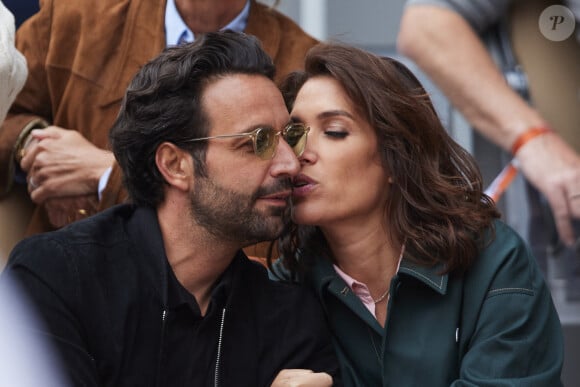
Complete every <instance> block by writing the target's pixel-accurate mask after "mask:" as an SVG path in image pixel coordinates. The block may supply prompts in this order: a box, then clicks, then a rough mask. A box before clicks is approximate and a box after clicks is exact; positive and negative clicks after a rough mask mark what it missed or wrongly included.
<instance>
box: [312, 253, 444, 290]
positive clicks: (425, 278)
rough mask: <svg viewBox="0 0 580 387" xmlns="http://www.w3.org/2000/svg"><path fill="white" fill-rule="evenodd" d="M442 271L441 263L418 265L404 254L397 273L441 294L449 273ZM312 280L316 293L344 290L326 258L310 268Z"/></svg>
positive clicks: (342, 284) (341, 282)
mask: <svg viewBox="0 0 580 387" xmlns="http://www.w3.org/2000/svg"><path fill="white" fill-rule="evenodd" d="M442 271H443V264H438V265H435V266H432V267H426V266H420V265H418V264H417V263H415V262H414V261H412V260H410V259H409V258H408V255H407V254H405V256H403V260H402V261H401V266H400V267H399V271H398V272H397V275H399V274H405V275H408V276H411V277H413V278H415V279H417V280H418V281H420V282H422V283H424V284H425V285H427V286H428V287H430V288H431V289H433V290H435V291H436V292H437V293H439V294H442V295H443V294H445V293H446V292H447V283H448V280H449V275H448V274H441V272H442ZM312 280H313V281H314V285H315V289H316V290H317V292H318V293H320V292H321V291H322V289H325V288H327V287H330V288H331V289H334V288H336V291H338V292H343V291H344V281H342V280H341V279H340V277H339V276H338V274H337V273H336V271H335V270H334V267H333V266H332V262H330V261H328V260H323V259H321V260H317V262H316V264H315V265H314V267H313V268H312ZM339 288H340V289H339ZM319 295H320V294H319Z"/></svg>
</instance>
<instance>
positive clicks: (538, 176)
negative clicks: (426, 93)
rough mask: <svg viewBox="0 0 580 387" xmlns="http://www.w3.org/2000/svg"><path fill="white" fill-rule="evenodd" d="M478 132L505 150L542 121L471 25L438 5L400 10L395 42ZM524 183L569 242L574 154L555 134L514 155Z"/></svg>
mask: <svg viewBox="0 0 580 387" xmlns="http://www.w3.org/2000/svg"><path fill="white" fill-rule="evenodd" d="M397 45H398V49H399V51H400V52H401V53H403V54H404V55H406V56H408V57H409V58H410V59H412V60H413V61H414V62H415V63H417V65H418V66H419V67H420V68H421V69H422V70H423V71H424V72H425V73H426V74H427V75H428V76H429V77H430V78H431V79H432V80H433V81H434V82H435V84H436V85H437V86H438V87H439V88H440V89H441V90H442V91H443V92H444V93H445V95H446V96H447V98H448V99H449V100H450V102H451V103H452V104H453V105H454V106H455V107H456V108H457V109H458V110H459V111H460V112H461V113H462V114H463V115H464V116H465V118H466V119H467V120H468V121H469V122H470V123H471V124H472V125H473V126H474V127H475V128H476V129H477V130H478V131H480V132H481V133H482V134H483V135H484V136H486V137H487V138H489V139H490V140H491V141H493V142H494V143H495V144H497V145H498V146H500V147H502V148H503V149H505V150H507V151H509V150H510V148H511V146H512V144H513V143H514V141H515V140H516V138H517V137H518V136H519V135H521V134H522V133H524V132H526V131H527V130H528V129H530V128H533V127H541V126H545V125H547V123H546V122H545V121H544V119H543V118H542V117H541V116H540V114H539V113H538V112H537V111H536V110H534V109H533V108H532V107H530V106H529V105H528V104H527V103H526V101H524V100H523V99H522V98H521V97H520V96H519V95H518V94H517V93H515V92H514V91H513V90H512V89H511V88H510V87H509V85H507V83H506V81H505V79H504V78H503V75H502V74H501V72H500V71H499V69H498V68H497V66H496V65H495V63H494V62H493V60H492V58H491V56H490V55H489V53H488V51H487V50H486V48H485V46H484V45H483V44H482V42H481V41H480V39H479V38H478V36H477V34H476V33H475V31H474V30H473V29H472V28H471V26H470V25H469V24H468V23H467V22H466V21H465V20H464V19H463V18H462V17H461V16H460V15H459V14H457V13H455V12H453V11H451V10H449V9H446V8H442V7H437V6H430V5H415V6H409V7H407V8H406V11H405V13H404V14H403V18H402V20H401V29H400V31H399V37H398V41H397ZM517 159H518V162H519V163H520V169H521V171H522V172H523V174H524V175H525V176H526V178H527V179H528V181H529V182H530V183H531V184H532V185H534V186H535V187H536V188H537V189H538V190H539V191H540V192H541V193H542V194H544V195H545V197H546V198H547V200H548V202H549V203H550V207H551V208H552V212H553V215H554V219H555V222H556V227H557V228H558V232H559V235H560V237H561V239H562V240H563V241H564V243H566V244H568V245H570V244H572V243H573V242H574V232H573V229H572V225H571V220H572V218H580V156H579V155H578V154H577V153H576V152H575V151H574V150H573V149H572V148H570V146H568V145H567V144H566V143H565V142H564V141H563V140H562V139H561V137H560V136H558V135H556V134H552V133H550V134H545V135H542V136H538V137H535V138H533V139H531V140H530V141H528V142H527V143H526V144H525V145H524V146H523V147H521V148H520V151H519V152H518V153H517Z"/></svg>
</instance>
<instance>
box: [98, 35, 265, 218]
mask: <svg viewBox="0 0 580 387" xmlns="http://www.w3.org/2000/svg"><path fill="white" fill-rule="evenodd" d="M274 72H275V68H274V64H273V62H272V59H271V58H270V57H269V56H268V54H266V52H265V51H264V50H263V49H262V47H261V45H260V43H259V41H258V40H257V39H256V38H255V37H253V36H250V35H245V34H243V33H236V32H231V31H225V32H212V33H207V34H205V35H203V36H201V37H199V38H198V39H197V40H196V41H195V42H194V43H191V44H186V45H182V46H176V47H170V48H167V49H166V50H165V51H163V52H162V53H161V54H160V55H159V56H158V57H156V58H155V59H153V60H152V61H150V62H149V63H147V64H146V65H145V66H143V68H142V69H141V70H140V71H139V72H138V73H137V75H136V76H135V77H134V78H133V80H132V81H131V83H130V85H129V87H128V89H127V92H126V94H125V97H124V99H123V102H122V105H121V109H120V112H119V115H118V116H117V119H116V121H115V123H114V124H113V127H112V129H111V132H110V134H109V139H110V142H111V146H112V149H113V153H114V154H115V157H116V159H117V161H118V163H119V165H120V167H121V169H122V171H123V182H124V184H125V186H126V187H127V190H128V192H129V195H130V197H131V199H132V201H133V202H134V203H135V204H137V205H143V206H150V207H156V206H157V205H158V204H159V203H160V202H161V201H162V200H163V198H164V184H165V181H164V179H163V177H162V175H161V174H160V173H159V170H158V169H157V166H156V164H155V152H156V150H157V147H158V146H159V145H160V144H161V143H163V142H172V143H175V144H176V145H178V146H180V147H182V148H184V149H188V150H190V152H191V154H192V156H193V159H194V163H195V170H196V173H197V174H199V175H204V174H205V151H206V149H207V144H206V143H205V142H204V141H202V142H186V140H188V139H191V138H197V137H205V136H207V133H208V131H209V121H208V117H207V116H206V113H205V112H204V110H203V106H202V96H203V92H204V89H205V87H206V86H207V85H208V84H210V83H211V82H213V81H215V80H216V79H218V78H220V77H223V76H227V75H231V74H251V75H262V76H265V77H267V78H269V79H273V78H274Z"/></svg>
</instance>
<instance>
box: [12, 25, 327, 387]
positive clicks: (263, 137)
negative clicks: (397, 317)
mask: <svg viewBox="0 0 580 387" xmlns="http://www.w3.org/2000/svg"><path fill="white" fill-rule="evenodd" d="M273 75H274V66H273V64H272V60H271V59H270V58H269V56H268V55H267V54H266V53H265V52H264V51H263V50H262V48H261V46H260V44H259V43H258V41H257V40H256V39H255V38H254V37H251V36H249V35H244V34H241V33H234V32H216V33H208V34H206V35H204V36H203V37H200V38H199V39H198V40H196V42H195V43H192V44H188V45H184V46H179V47H173V48H169V49H167V50H165V51H164V52H163V53H162V54H160V55H159V56H158V57H157V58H156V59H154V60H152V61H151V62H149V63H148V64H146V65H145V66H144V67H143V68H142V69H141V70H140V71H139V73H138V74H137V75H136V76H135V78H134V79H133V81H132V82H131V84H130V85H129V87H128V89H127V92H126V94H125V97H124V100H123V103H122V105H121V110H120V113H119V115H118V117H117V120H116V122H115V123H114V125H113V127H112V129H111V133H110V140H111V144H112V150H113V152H114V154H115V157H116V159H117V161H118V163H119V165H120V167H121V169H122V171H123V179H124V183H125V185H126V187H127V190H128V192H129V194H130V197H131V199H132V203H131V204H122V205H119V206H116V207H113V208H111V209H108V210H106V211H104V212H102V213H99V214H97V215H94V216H92V217H89V218H87V219H85V220H82V221H79V222H77V223H74V224H72V225H70V226H68V227H65V228H63V229H61V230H59V231H55V232H50V233H45V234H41V235H37V236H34V237H31V238H29V239H27V240H25V241H24V242H21V243H20V244H19V245H18V246H17V247H16V248H15V249H14V251H13V253H12V255H11V257H10V259H9V263H8V265H7V268H6V272H5V275H11V276H14V277H15V278H16V279H17V280H18V281H19V282H20V283H21V284H22V286H23V287H24V288H25V289H26V290H27V291H28V293H29V294H30V296H31V298H32V300H33V301H34V302H35V304H36V305H37V307H38V310H39V311H40V314H41V316H42V317H44V319H45V321H46V326H47V328H46V329H47V332H43V333H44V334H46V335H48V336H49V337H51V338H53V339H54V344H55V346H56V347H57V349H59V350H60V353H61V355H62V358H63V361H64V364H65V365H66V368H67V370H68V372H69V375H70V378H71V379H72V382H73V384H74V385H83V386H97V385H98V386H121V385H122V386H145V385H147V386H186V385H188V386H205V385H209V384H210V383H211V385H214V386H269V385H276V386H282V385H289V384H285V383H287V379H292V378H294V376H295V375H296V374H299V375H301V376H305V377H308V378H311V379H312V380H315V383H317V384H315V385H318V386H325V385H331V384H332V377H334V378H335V385H337V384H336V382H337V380H336V377H337V372H338V368H337V363H336V358H335V355H334V353H333V350H332V346H331V343H330V337H329V335H328V331H327V329H326V326H325V322H324V318H323V315H322V312H321V310H320V309H319V306H318V304H317V303H316V301H315V300H313V298H312V297H311V296H309V295H308V294H306V293H304V292H303V290H300V289H298V288H296V287H294V286H292V285H289V284H279V283H275V282H271V281H269V280H268V277H267V273H266V271H265V268H264V267H263V266H261V265H260V264H258V263H255V262H252V261H250V260H249V259H248V258H247V257H246V256H245V254H244V253H243V251H242V250H241V249H242V248H243V247H244V246H247V245H249V244H252V243H256V242H258V241H262V240H270V239H275V238H276V237H277V236H278V235H279V233H280V232H281V231H282V228H283V226H284V225H283V221H282V215H283V213H284V212H285V211H287V210H288V208H287V207H288V204H289V197H290V192H291V185H290V180H291V178H292V177H293V176H294V175H296V174H297V172H298V170H299V162H298V159H297V155H300V154H301V153H302V151H303V150H304V145H305V143H306V137H307V134H308V128H306V127H304V126H303V125H301V124H295V123H291V122H290V118H289V114H288V111H287V110H286V107H285V105H284V101H283V98H282V95H281V93H280V91H279V90H278V88H277V87H276V85H275V83H274V82H273V80H272V79H273ZM47 258H50V259H47ZM289 369H291V370H289ZM300 369H313V370H314V371H315V373H313V374H306V375H304V373H305V372H306V371H302V370H300ZM282 370H285V371H283V372H282V373H280V371H282ZM279 373H280V374H279ZM277 375H279V376H278V377H277ZM316 380H320V382H318V381H316Z"/></svg>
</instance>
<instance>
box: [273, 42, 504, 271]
mask: <svg viewBox="0 0 580 387" xmlns="http://www.w3.org/2000/svg"><path fill="white" fill-rule="evenodd" d="M318 76H330V77H332V78H334V79H335V80H337V81H338V82H339V83H340V85H341V86H342V88H343V89H344V90H345V92H346V94H347V95H348V96H349V98H350V100H351V101H352V102H353V103H354V105H355V106H356V108H357V109H358V113H359V114H360V115H361V117H364V119H365V120H367V121H368V122H369V123H370V124H371V126H372V127H373V128H374V129H375V133H376V135H377V139H378V147H379V153H380V156H381V162H382V165H383V167H384V168H385V170H386V171H388V172H389V173H390V175H391V176H392V179H393V183H392V184H391V188H390V191H389V196H388V199H387V204H386V208H385V209H384V215H385V220H386V222H387V224H388V228H387V229H388V230H389V232H390V238H391V239H392V240H393V241H394V242H397V243H399V244H403V243H405V251H406V254H405V256H406V257H407V258H409V259H412V260H413V261H415V262H416V263H418V264H421V265H426V266H433V265H438V264H442V267H443V270H442V271H443V272H463V271H465V270H466V269H468V268H469V267H470V265H471V264H472V262H473V260H474V259H475V257H477V251H478V249H479V248H480V247H481V245H482V244H484V243H485V242H484V241H483V234H484V233H483V230H484V229H486V228H487V227H490V228H491V230H492V233H493V219H495V218H497V217H499V213H498V211H497V209H496V207H495V204H494V203H493V201H492V200H491V199H490V198H489V197H488V196H487V195H485V194H484V193H483V192H482V185H483V183H482V177H481V174H480V171H479V168H478V166H477V164H476V162H475V160H474V159H473V157H472V156H471V155H470V154H469V153H468V152H467V151H465V150H464V149H463V148H462V147H460V146H459V145H458V144H457V143H456V142H455V141H454V140H453V139H452V138H451V137H450V136H449V135H448V133H447V132H446V130H445V129H444V127H443V126H442V124H441V122H440V120H439V118H438V116H437V113H436V112H435V109H434V108H433V105H432V103H431V100H430V98H429V96H428V94H427V93H426V92H425V90H424V88H423V87H422V85H421V83H420V82H419V81H418V80H417V78H416V77H415V76H414V75H413V73H412V72H411V71H410V70H409V69H408V68H407V67H405V66H404V65H403V64H402V63H400V62H398V61H396V60H395V59H392V58H382V57H379V56H376V55H373V54H371V53H369V52H366V51H364V50H361V49H358V48H354V47H350V46H345V45H341V44H332V43H321V44H319V45H317V46H316V47H314V48H312V49H311V50H310V51H309V52H308V54H307V57H306V65H305V71H304V72H297V73H293V74H291V75H289V76H288V77H287V78H286V80H285V81H284V82H283V84H282V86H281V88H282V92H283V94H284V97H285V100H286V104H287V106H288V107H289V109H290V110H291V109H292V105H293V103H294V99H295V97H296V95H297V93H298V91H299V90H300V88H301V87H302V85H304V83H305V82H306V81H307V80H308V79H310V78H313V77H318ZM385 184H388V183H387V182H385ZM492 235H493V234H492ZM278 249H279V252H280V253H281V254H282V256H283V259H284V264H285V265H286V267H287V268H288V269H290V270H291V271H292V272H293V273H294V274H296V273H299V272H300V271H301V270H304V269H305V266H308V265H309V264H311V263H312V260H313V259H316V257H326V258H328V259H332V256H331V253H330V251H329V249H328V246H327V244H326V241H325V239H324V236H323V235H322V232H321V231H320V230H319V229H318V228H317V227H313V226H301V225H296V224H293V223H291V224H290V225H289V226H288V228H287V230H286V232H285V233H284V234H283V235H282V237H281V238H280V239H279V240H278ZM298 252H300V254H298Z"/></svg>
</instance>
